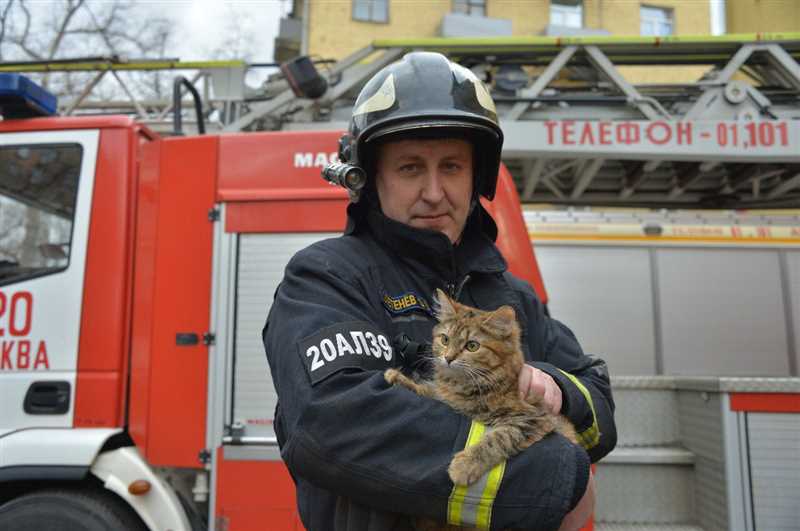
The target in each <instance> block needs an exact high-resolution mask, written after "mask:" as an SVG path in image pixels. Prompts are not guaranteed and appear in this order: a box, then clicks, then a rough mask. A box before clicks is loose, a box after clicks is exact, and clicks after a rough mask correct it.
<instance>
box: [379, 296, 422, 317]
mask: <svg viewBox="0 0 800 531" xmlns="http://www.w3.org/2000/svg"><path fill="white" fill-rule="evenodd" d="M383 306H384V307H385V308H386V309H387V310H388V311H389V313H391V314H392V315H399V314H403V313H408V312H411V311H414V310H420V311H422V312H425V313H427V314H430V313H431V306H430V304H428V303H427V301H425V299H423V298H422V297H420V296H419V295H417V294H416V293H414V292H413V291H409V292H408V293H403V294H401V295H397V296H396V297H393V296H391V295H389V294H387V293H385V292H384V294H383Z"/></svg>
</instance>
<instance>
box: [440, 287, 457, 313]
mask: <svg viewBox="0 0 800 531" xmlns="http://www.w3.org/2000/svg"><path fill="white" fill-rule="evenodd" d="M455 313H456V308H455V306H453V301H451V300H450V297H448V296H447V294H446V293H445V292H444V291H442V290H440V289H439V288H436V317H437V318H438V319H439V320H440V321H444V320H445V319H447V318H449V317H452V316H453V315H455Z"/></svg>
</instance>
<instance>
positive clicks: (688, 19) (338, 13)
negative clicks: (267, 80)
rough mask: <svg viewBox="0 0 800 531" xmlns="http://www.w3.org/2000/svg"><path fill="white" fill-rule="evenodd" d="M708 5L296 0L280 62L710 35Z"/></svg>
mask: <svg viewBox="0 0 800 531" xmlns="http://www.w3.org/2000/svg"><path fill="white" fill-rule="evenodd" d="M749 3H753V2H749ZM756 3H758V2H756ZM787 3H789V2H788V1H787ZM709 4H710V2H709V0H654V1H653V2H639V1H635V0H294V4H293V10H292V14H291V15H290V16H289V17H288V18H287V19H286V21H285V23H284V24H282V25H281V35H280V36H279V37H278V42H277V43H276V44H277V45H276V59H277V60H284V59H287V58H289V57H292V56H293V55H296V54H297V53H303V54H307V55H311V56H316V57H322V58H330V59H341V58H343V57H346V56H347V55H348V54H350V53H352V52H354V51H356V50H358V49H360V48H363V47H364V46H366V45H367V44H369V43H370V42H371V41H373V40H375V39H389V38H409V37H413V38H420V37H488V36H531V35H552V36H557V35H570V36H576V35H655V36H658V35H663V36H667V35H709V34H710V33H711V9H710V5H709ZM798 5H800V4H798ZM730 9H731V10H736V9H738V8H734V7H733V6H730ZM799 9H800V8H799ZM764 11H768V10H764ZM735 12H736V14H737V16H739V11H738V10H736V11H735ZM741 16H743V17H745V18H746V17H747V15H746V13H745V14H743V15H741ZM769 16H770V17H771V16H772V15H769ZM765 17H766V15H765Z"/></svg>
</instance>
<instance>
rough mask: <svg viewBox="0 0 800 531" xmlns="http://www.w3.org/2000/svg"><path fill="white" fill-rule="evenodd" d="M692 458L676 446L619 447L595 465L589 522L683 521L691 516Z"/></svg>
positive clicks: (666, 522)
mask: <svg viewBox="0 0 800 531" xmlns="http://www.w3.org/2000/svg"><path fill="white" fill-rule="evenodd" d="M694 460H695V456H694V454H693V453H691V452H689V451H688V450H686V449H684V448H682V447H678V446H670V447H624V446H623V447H619V448H616V449H615V450H614V451H613V452H611V453H610V454H609V455H608V456H607V457H606V458H605V459H603V460H602V461H601V462H600V463H598V464H597V470H596V475H595V481H596V484H597V506H596V509H595V521H597V522H606V523H611V522H613V523H619V524H638V523H642V522H646V523H648V524H653V525H654V524H659V525H683V524H685V523H686V522H692V521H694V520H695V518H694V517H695V514H694V512H695V507H694V505H695V500H694V492H695V485H694V483H695V481H694V475H695V467H694Z"/></svg>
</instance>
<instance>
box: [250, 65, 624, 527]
mask: <svg viewBox="0 0 800 531" xmlns="http://www.w3.org/2000/svg"><path fill="white" fill-rule="evenodd" d="M502 141H503V135H502V132H501V130H500V127H499V125H498V121H497V115H496V111H495V107H494V103H493V102H492V99H491V96H490V95H489V93H488V91H487V90H486V88H485V87H484V86H483V84H482V83H481V82H480V81H479V80H478V79H477V78H476V77H475V75H474V74H473V73H472V72H471V71H469V70H467V69H465V68H463V67H461V66H459V65H457V64H455V63H452V62H450V61H449V60H448V59H447V58H445V57H444V56H442V55H440V54H435V53H428V52H415V53H410V54H408V55H406V56H405V57H404V58H403V59H402V60H400V61H398V62H396V63H393V64H391V65H389V66H387V67H385V68H384V69H383V70H381V71H380V72H378V73H377V74H376V75H375V76H374V77H373V78H372V79H371V80H370V81H369V82H368V83H367V84H366V85H365V86H364V88H363V90H362V91H361V93H360V95H359V96H358V99H357V101H356V104H355V106H354V108H353V116H352V119H351V122H350V126H349V130H348V133H347V134H346V135H344V137H343V139H342V141H341V142H340V160H341V161H342V163H344V164H345V165H346V166H347V167H349V168H350V169H353V168H355V169H358V172H357V174H358V173H359V172H361V173H363V175H365V176H366V182H365V183H364V182H358V181H359V179H354V180H353V183H351V185H352V186H351V199H352V201H351V203H350V205H349V206H348V224H347V228H346V230H345V234H344V235H343V236H341V237H338V238H333V239H328V240H324V241H321V242H318V243H315V244H313V245H311V246H310V247H308V248H306V249H304V250H301V251H300V252H298V253H297V254H296V255H295V256H294V257H293V258H292V260H291V261H290V263H289V265H288V266H287V268H286V272H285V276H284V279H283V281H282V283H281V284H280V286H279V287H278V289H277V291H276V293H275V300H274V303H273V306H272V309H271V311H270V314H269V318H268V321H267V324H266V326H265V327H264V334H263V339H264V347H265V349H266V353H267V358H268V361H269V365H270V369H271V373H272V377H273V379H274V383H275V389H276V391H277V393H278V398H279V403H278V406H277V408H276V411H275V431H276V434H277V437H278V442H279V444H280V448H281V455H282V457H283V459H284V461H285V462H286V465H287V466H288V468H289V470H290V471H291V473H292V476H293V478H294V480H295V483H296V486H297V501H298V508H299V511H300V516H301V519H302V521H303V524H304V525H305V527H306V528H307V529H309V530H310V531H326V530H335V531H340V530H348V531H349V530H353V531H362V530H364V531H365V530H370V531H373V530H374V531H387V530H410V529H413V527H412V525H413V524H412V521H413V516H426V517H430V518H433V519H437V520H439V521H441V522H449V523H450V524H453V525H463V526H475V527H480V528H486V529H488V528H491V529H506V528H514V529H558V528H559V526H563V527H562V528H563V529H567V528H572V529H575V528H577V527H578V525H579V524H580V523H583V521H585V518H586V516H588V514H589V512H590V511H591V507H592V504H593V500H594V494H593V490H592V488H591V484H592V483H591V480H590V472H589V464H590V461H592V462H593V461H597V460H598V459H600V458H601V457H603V456H604V455H605V454H607V453H608V452H609V451H610V450H611V449H612V448H613V447H614V444H615V442H616V430H615V426H614V420H613V408H614V405H613V401H612V398H611V391H610V386H609V378H608V373H607V371H606V366H605V364H604V362H603V361H601V360H599V359H597V358H593V357H590V356H586V355H584V354H583V352H582V350H581V347H580V346H579V344H578V342H577V340H576V339H575V336H574V335H573V334H572V332H570V330H569V329H568V328H566V327H565V326H564V325H562V324H561V323H559V322H557V321H555V320H553V319H550V318H549V317H548V316H547V315H546V313H545V311H544V308H543V305H542V304H541V302H540V301H539V300H538V298H537V297H536V295H535V293H534V291H533V290H532V289H531V287H530V286H529V285H528V284H526V283H524V282H522V281H520V280H518V279H517V278H515V277H514V276H513V275H511V274H510V273H509V272H507V271H506V263H505V261H504V259H503V258H502V256H501V255H500V253H499V252H498V250H497V248H496V247H495V246H494V243H493V242H494V239H495V237H496V235H497V228H496V226H495V224H494V222H493V221H492V219H491V217H490V216H489V214H488V213H487V212H486V211H485V210H484V209H483V207H482V206H481V204H480V201H479V197H480V196H484V197H486V198H488V199H491V198H492V197H493V196H494V192H495V185H496V182H497V173H498V169H499V164H500V151H501V146H502ZM347 167H345V169H344V172H343V173H342V175H344V174H345V173H347ZM339 169H341V167H340V168H339ZM357 174H356V177H358V175H357ZM349 175H350V176H351V177H352V175H353V174H352V173H350V174H349ZM343 180H344V179H343ZM362 185H363V187H362ZM436 288H442V289H444V290H445V291H447V292H448V293H449V294H450V295H451V296H452V297H455V298H457V300H459V301H460V302H463V303H465V304H469V305H471V306H476V307H479V308H483V309H495V308H497V307H499V306H501V305H503V304H508V305H511V306H512V307H513V308H514V309H515V311H516V314H517V317H518V319H519V321H520V324H521V326H522V329H523V334H522V342H523V350H524V353H525V356H526V359H527V365H526V367H525V369H524V370H523V371H522V373H521V374H520V378H519V388H520V392H521V394H523V395H527V396H533V395H539V396H543V397H544V400H545V402H546V403H547V404H548V406H549V407H551V408H552V409H553V410H554V411H560V412H561V413H562V414H564V415H565V416H566V417H568V418H569V419H570V420H571V421H572V422H573V424H574V425H575V426H576V428H577V431H578V432H579V439H580V442H581V443H582V447H579V446H577V445H574V444H572V443H570V442H569V441H567V440H566V439H565V438H563V437H562V436H560V435H556V434H553V435H551V436H548V437H546V438H545V439H544V440H542V441H540V442H538V443H536V444H535V445H533V446H531V447H529V448H528V449H526V450H524V451H523V452H522V453H520V454H519V455H517V456H515V457H513V458H511V459H509V460H508V462H506V463H505V464H504V466H502V467H497V469H495V471H493V472H492V473H491V474H488V475H487V476H485V477H484V478H482V479H481V480H479V481H478V482H477V483H475V484H473V485H471V486H469V487H457V486H454V485H453V483H452V482H451V481H450V479H449V477H448V474H447V467H448V464H449V463H450V460H451V459H452V457H453V455H454V453H455V452H458V451H459V450H460V449H463V448H464V447H465V445H467V444H468V440H469V439H470V433H471V432H472V433H473V434H474V433H475V430H476V429H479V428H476V426H475V425H474V423H472V422H471V421H470V420H469V419H466V418H464V417H462V416H461V415H459V414H457V413H456V412H455V411H453V410H452V409H450V408H449V407H448V406H446V405H445V404H443V403H441V402H438V401H435V400H430V399H427V398H423V397H420V396H417V395H415V394H414V393H410V392H408V391H407V390H404V389H399V388H396V387H391V386H389V385H388V384H387V383H386V382H385V380H384V377H383V372H384V370H385V369H387V368H389V367H399V368H402V369H403V370H404V371H406V372H408V373H412V372H414V371H416V372H418V373H420V374H423V375H424V374H425V373H426V371H427V369H428V368H429V367H428V361H427V358H426V354H427V353H428V352H429V348H428V346H427V345H428V344H429V342H430V339H431V331H432V328H433V325H434V323H435V316H434V310H433V309H432V308H431V303H432V300H431V297H432V295H433V293H434V292H435V289H436Z"/></svg>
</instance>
